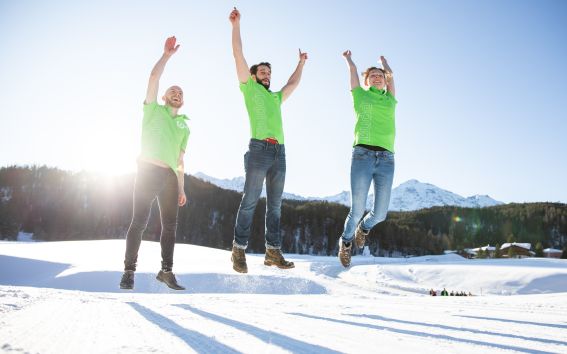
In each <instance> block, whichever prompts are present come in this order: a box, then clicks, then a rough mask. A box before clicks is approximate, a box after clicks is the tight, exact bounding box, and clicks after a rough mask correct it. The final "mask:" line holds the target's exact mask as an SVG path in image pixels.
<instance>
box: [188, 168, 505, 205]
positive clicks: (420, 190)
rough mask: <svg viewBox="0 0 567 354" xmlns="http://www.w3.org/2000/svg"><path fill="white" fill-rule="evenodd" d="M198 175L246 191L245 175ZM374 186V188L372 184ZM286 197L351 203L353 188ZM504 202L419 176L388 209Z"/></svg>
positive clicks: (400, 190)
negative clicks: (467, 193)
mask: <svg viewBox="0 0 567 354" xmlns="http://www.w3.org/2000/svg"><path fill="white" fill-rule="evenodd" d="M194 176H195V177H197V178H199V179H202V180H204V181H207V182H210V183H212V184H215V185H217V186H219V187H221V188H223V189H230V190H233V191H237V192H242V191H243V190H244V177H235V178H232V179H218V178H215V177H211V176H208V175H206V174H204V173H201V172H198V173H196V174H195V175H194ZM370 190H372V187H371V188H370ZM262 196H263V197H265V196H266V194H265V190H263V191H262ZM284 199H294V200H326V201H328V202H331V203H338V204H343V205H346V206H350V192H348V191H343V192H341V193H338V194H335V195H332V196H327V197H303V196H300V195H297V194H292V193H285V192H284ZM373 203H374V195H373V193H370V194H369V195H368V199H367V201H366V208H367V209H372V206H373ZM500 204H504V203H502V202H499V201H497V200H494V199H492V198H490V197H489V196H487V195H474V196H471V197H467V198H465V197H462V196H460V195H458V194H455V193H453V192H450V191H447V190H444V189H441V188H439V187H437V186H435V185H433V184H429V183H422V182H419V181H418V180H415V179H412V180H409V181H407V182H404V183H402V184H400V185H399V186H397V187H396V188H394V189H392V195H391V197H390V206H389V207H388V209H389V210H392V211H411V210H419V209H425V208H431V207H433V206H443V205H451V206H459V207H464V208H484V207H488V206H493V205H500Z"/></svg>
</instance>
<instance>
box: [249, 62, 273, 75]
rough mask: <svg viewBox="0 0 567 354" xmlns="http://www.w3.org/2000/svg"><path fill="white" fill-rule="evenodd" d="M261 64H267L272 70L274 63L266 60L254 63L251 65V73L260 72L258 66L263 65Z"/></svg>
mask: <svg viewBox="0 0 567 354" xmlns="http://www.w3.org/2000/svg"><path fill="white" fill-rule="evenodd" d="M261 65H264V66H267V67H268V69H270V70H272V64H270V63H268V62H266V61H263V62H261V63H258V64H254V65H252V66H251V67H250V75H256V73H257V72H258V67H259V66H261Z"/></svg>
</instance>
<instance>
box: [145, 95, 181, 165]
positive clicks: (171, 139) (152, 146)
mask: <svg viewBox="0 0 567 354" xmlns="http://www.w3.org/2000/svg"><path fill="white" fill-rule="evenodd" d="M187 119H188V118H187V116H185V115H184V114H181V115H177V116H175V117H173V116H172V115H171V107H168V106H162V105H159V104H157V102H152V103H150V104H144V119H143V121H142V152H141V153H140V157H143V158H149V159H155V160H159V161H162V162H164V163H166V164H167V165H168V166H169V167H171V168H172V169H173V171H174V172H175V173H176V174H177V160H178V159H179V153H180V152H181V151H185V148H186V147H187V140H188V139H189V127H188V126H187V124H186V123H185V120H187Z"/></svg>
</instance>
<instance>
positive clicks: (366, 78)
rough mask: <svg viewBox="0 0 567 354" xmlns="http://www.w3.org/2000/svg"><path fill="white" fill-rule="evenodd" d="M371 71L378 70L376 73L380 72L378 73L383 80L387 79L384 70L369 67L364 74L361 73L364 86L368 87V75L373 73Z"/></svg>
mask: <svg viewBox="0 0 567 354" xmlns="http://www.w3.org/2000/svg"><path fill="white" fill-rule="evenodd" d="M373 70H378V71H380V72H381V73H382V74H383V75H384V79H387V77H388V76H387V75H388V73H386V70H384V69H381V68H377V67H375V66H371V67H369V68H368V69H366V71H364V72H363V73H362V76H363V77H364V84H365V85H366V86H368V75H370V72H371V71H373Z"/></svg>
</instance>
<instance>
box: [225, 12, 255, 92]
mask: <svg viewBox="0 0 567 354" xmlns="http://www.w3.org/2000/svg"><path fill="white" fill-rule="evenodd" d="M228 19H229V21H230V23H232V55H234V61H235V63H236V74H237V75H238V81H240V82H242V83H245V82H246V81H248V78H249V77H250V69H248V64H247V63H246V59H244V53H243V52H242V39H241V38H240V12H239V11H238V10H237V9H236V7H235V8H234V10H232V12H231V13H230V16H228Z"/></svg>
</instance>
